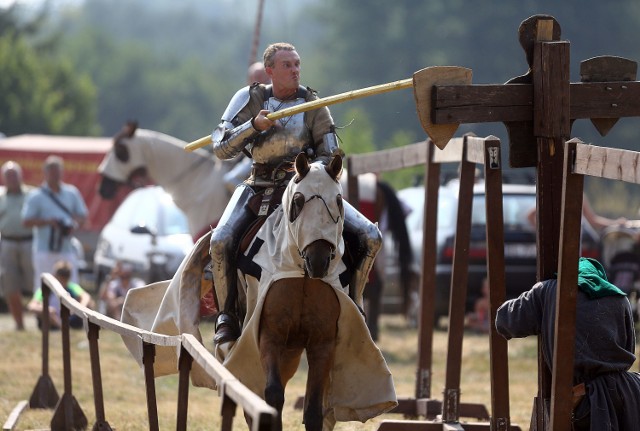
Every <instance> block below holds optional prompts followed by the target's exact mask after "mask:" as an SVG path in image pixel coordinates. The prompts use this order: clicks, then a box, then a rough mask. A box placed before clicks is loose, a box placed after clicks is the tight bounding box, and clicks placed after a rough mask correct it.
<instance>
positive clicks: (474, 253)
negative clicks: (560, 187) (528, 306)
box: [385, 182, 600, 323]
mask: <svg viewBox="0 0 640 431" xmlns="http://www.w3.org/2000/svg"><path fill="white" fill-rule="evenodd" d="M502 193H503V218H504V241H505V245H504V247H505V248H504V252H505V281H506V295H507V298H514V297H516V296H518V295H519V294H520V293H522V292H524V291H526V290H528V289H529V288H530V287H531V286H532V285H533V284H534V283H535V281H536V272H537V269H536V259H537V246H536V232H535V227H534V226H533V225H532V224H531V221H530V220H529V218H528V216H529V215H530V214H531V212H532V211H534V210H535V207H536V187H535V185H524V184H503V186H502ZM398 197H399V198H400V199H401V200H403V201H404V202H405V203H407V204H408V205H410V206H411V208H412V211H411V213H410V214H409V215H408V216H407V219H406V222H407V229H408V230H409V232H410V238H411V245H412V247H413V250H414V256H415V267H416V268H421V266H422V241H423V222H424V187H422V186H420V187H410V188H407V189H403V190H399V191H398ZM457 209H458V183H457V182H456V183H449V184H447V185H443V186H441V187H440V189H439V195H438V228H437V248H436V250H433V251H432V252H433V253H436V255H437V260H436V303H435V310H436V311H435V312H436V323H438V322H440V318H441V317H443V316H447V315H448V313H449V292H450V284H451V267H452V261H453V246H454V240H455V231H456V217H457ZM581 253H582V255H583V256H586V257H594V258H599V257H600V241H599V237H598V235H597V234H596V233H595V231H594V230H593V228H591V226H589V225H588V224H587V223H586V221H583V233H582V251H581ZM468 257H469V276H468V284H467V302H466V304H465V305H466V311H472V310H473V307H474V303H475V301H476V300H477V299H478V298H479V297H480V296H481V289H482V281H483V279H484V278H485V277H486V275H487V271H486V264H487V256H486V214H485V194H484V184H476V185H475V186H474V191H473V204H472V214H471V237H470V244H469V250H468ZM396 265H397V264H396V263H395V262H393V261H392V260H390V259H387V270H386V275H387V278H386V279H387V285H386V286H385V292H387V293H388V294H389V295H394V292H397V291H398V288H397V287H396V288H395V289H394V288H393V284H394V283H397V282H396V279H397V275H396V273H397V269H396ZM389 286H390V287H389Z"/></svg>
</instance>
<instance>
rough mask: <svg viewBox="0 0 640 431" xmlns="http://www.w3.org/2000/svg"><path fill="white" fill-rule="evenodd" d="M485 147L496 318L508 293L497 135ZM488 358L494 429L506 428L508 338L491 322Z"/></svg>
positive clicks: (492, 317) (491, 305)
mask: <svg viewBox="0 0 640 431" xmlns="http://www.w3.org/2000/svg"><path fill="white" fill-rule="evenodd" d="M484 150H485V151H486V156H485V157H486V159H487V163H485V166H484V177H485V196H486V198H485V199H486V205H485V211H486V220H487V224H486V238H487V280H488V282H489V321H490V322H495V320H496V314H497V310H498V307H499V306H500V305H502V303H503V302H504V300H505V297H506V282H505V258H504V220H503V217H504V216H503V196H502V169H501V166H502V157H501V155H500V152H501V147H500V141H499V140H498V139H497V138H495V137H493V139H489V138H487V140H486V142H485V145H484ZM489 361H490V362H489V365H490V370H491V373H490V375H491V412H492V415H491V422H492V425H493V427H492V429H495V430H501V429H506V426H507V425H508V424H509V422H510V414H509V358H508V347H507V340H506V339H505V338H504V337H502V336H501V335H500V334H498V333H497V331H496V328H495V325H490V331H489Z"/></svg>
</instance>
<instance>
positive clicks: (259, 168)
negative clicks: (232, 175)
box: [251, 162, 294, 181]
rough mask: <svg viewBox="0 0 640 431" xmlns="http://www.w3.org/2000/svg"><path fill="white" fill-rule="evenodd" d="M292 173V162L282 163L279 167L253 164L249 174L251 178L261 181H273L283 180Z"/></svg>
mask: <svg viewBox="0 0 640 431" xmlns="http://www.w3.org/2000/svg"><path fill="white" fill-rule="evenodd" d="M293 172H294V167H293V163H292V162H283V163H280V164H279V165H266V164H261V163H254V164H253V167H252V170H251V173H252V174H253V176H255V177H258V178H263V179H271V180H273V181H277V180H283V179H285V177H287V176H288V175H291V174H292V173H293Z"/></svg>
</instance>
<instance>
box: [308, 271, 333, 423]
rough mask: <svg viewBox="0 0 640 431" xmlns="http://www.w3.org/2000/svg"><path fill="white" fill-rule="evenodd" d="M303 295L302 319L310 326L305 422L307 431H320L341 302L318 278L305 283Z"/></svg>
mask: <svg viewBox="0 0 640 431" xmlns="http://www.w3.org/2000/svg"><path fill="white" fill-rule="evenodd" d="M305 298H306V300H305V311H306V312H305V315H304V319H303V320H304V321H305V323H306V327H307V328H313V329H311V330H310V332H309V339H308V341H307V343H306V351H307V362H308V363H309V372H308V375H307V388H306V393H305V410H304V423H305V429H306V430H307V431H322V425H323V420H324V400H325V397H326V394H327V390H328V388H329V381H330V374H331V368H332V367H333V362H334V358H335V351H336V336H337V331H338V318H339V317H340V303H339V301H338V298H337V297H336V293H335V292H334V291H333V289H332V288H331V287H330V286H328V285H326V284H324V283H322V282H320V281H318V280H310V281H309V283H307V284H305Z"/></svg>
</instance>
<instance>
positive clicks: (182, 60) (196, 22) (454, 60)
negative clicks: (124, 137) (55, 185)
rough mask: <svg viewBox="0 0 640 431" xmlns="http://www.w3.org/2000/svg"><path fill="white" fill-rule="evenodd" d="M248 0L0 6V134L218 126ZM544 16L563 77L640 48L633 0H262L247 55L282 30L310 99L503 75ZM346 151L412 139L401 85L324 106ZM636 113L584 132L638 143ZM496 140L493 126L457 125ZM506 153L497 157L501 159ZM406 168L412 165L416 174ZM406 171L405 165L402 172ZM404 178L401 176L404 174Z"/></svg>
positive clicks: (238, 76) (239, 59) (638, 13)
mask: <svg viewBox="0 0 640 431" xmlns="http://www.w3.org/2000/svg"><path fill="white" fill-rule="evenodd" d="M258 4H259V2H258V0H238V1H228V0H219V1H215V2H212V1H206V0H184V1H181V2H174V1H171V0H91V1H85V2H84V3H80V4H76V5H74V6H69V7H66V8H52V7H48V8H47V6H50V5H51V1H50V2H47V3H44V6H43V7H42V9H41V10H40V11H38V12H37V13H33V11H32V12H31V13H30V14H29V13H27V11H25V10H21V8H20V7H14V8H11V9H6V10H0V56H1V57H2V58H1V59H0V60H1V61H0V91H2V94H3V97H2V100H0V131H1V132H3V133H5V134H6V135H9V136H11V135H15V134H20V133H51V134H69V135H112V134H113V133H115V131H117V130H118V129H119V128H120V127H121V125H122V124H123V122H124V121H126V120H128V119H136V120H138V121H139V123H140V125H141V127H145V128H149V129H154V130H159V131H162V132H164V133H168V134H171V135H174V136H176V137H179V138H181V139H183V140H185V141H190V140H194V139H197V138H200V137H202V136H204V135H206V134H208V133H210V132H211V130H212V129H213V127H214V126H215V125H216V124H217V122H218V120H219V118H220V116H221V114H222V112H223V111H224V108H225V107H226V104H227V103H228V100H229V99H230V97H231V96H232V95H233V93H234V92H235V91H236V90H237V89H238V88H239V87H241V86H242V85H244V84H245V77H246V68H247V66H248V64H249V62H250V61H251V60H253V59H250V58H249V55H250V52H251V48H252V39H253V35H254V30H255V24H256V22H255V21H256V18H257V9H256V8H257V7H258ZM539 13H545V14H550V15H552V16H554V17H555V18H556V19H557V20H558V21H559V23H560V25H561V27H562V39H563V40H569V41H570V42H571V65H570V67H571V79H572V81H579V79H580V76H579V64H580V61H582V60H586V59H588V58H591V57H594V56H598V55H604V54H608V55H618V56H623V57H627V58H630V59H632V60H638V59H640V47H639V46H638V44H637V43H636V42H635V41H637V39H638V33H639V31H638V28H640V26H638V21H639V20H640V6H639V5H637V2H634V1H633V0H618V1H615V2H599V1H594V0H589V1H578V0H570V1H565V2H555V1H553V0H523V1H518V2H500V3H499V4H497V3H495V2H472V3H470V2H468V1H464V0H432V1H429V2H415V1H412V0H398V1H396V2H387V1H383V0H369V1H367V2H361V1H357V0H304V1H302V0H264V14H263V16H262V22H261V33H260V44H259V47H258V56H260V55H261V53H262V51H263V50H264V48H265V47H266V45H267V44H268V43H270V42H274V41H289V42H292V43H293V44H294V45H296V47H297V48H298V51H299V52H300V54H301V57H302V75H303V79H302V81H303V83H304V84H305V85H309V86H310V87H312V88H314V89H316V90H318V92H319V94H320V96H321V97H323V96H330V95H333V94H337V93H340V92H344V91H349V90H354V89H357V88H363V87H367V86H371V85H376V84H381V83H385V82H392V81H396V80H400V79H405V78H408V77H411V76H412V74H413V73H414V72H415V71H417V70H419V69H421V68H424V67H427V66H434V65H457V66H464V67H469V68H471V69H472V70H473V82H474V83H502V82H506V81H507V80H509V79H510V78H512V77H515V76H518V75H521V74H523V73H525V72H526V71H527V64H526V61H525V57H524V52H523V51H522V49H521V48H520V46H519V43H518V34H517V31H518V26H519V24H520V22H522V21H523V20H524V19H526V18H528V17H529V16H531V15H534V14H539ZM331 110H332V114H333V116H334V119H335V121H336V124H337V125H338V127H339V129H338V134H339V136H340V137H341V139H342V144H343V146H345V149H346V150H347V153H349V151H353V152H364V151H371V150H374V149H382V148H389V147H393V146H399V145H405V144H408V143H412V142H416V141H419V140H423V139H424V137H425V134H424V132H423V131H422V129H421V127H420V124H419V121H418V119H417V114H416V112H415V105H414V100H413V95H412V94H411V90H402V91H398V92H394V93H387V94H384V95H378V96H373V97H370V98H366V99H360V100H356V101H352V102H348V103H345V104H342V105H333V106H332V107H331ZM637 121H638V120H637V119H629V120H623V121H620V123H619V124H618V125H616V127H614V129H613V130H612V132H611V133H610V134H609V136H607V137H604V138H602V137H600V136H599V135H597V133H596V132H595V129H594V127H593V126H591V125H590V124H589V122H588V121H583V120H580V121H577V122H576V124H575V125H574V127H573V135H574V136H578V137H580V138H581V139H582V140H583V141H585V142H593V143H595V144H598V145H605V146H606V145H611V146H617V147H622V148H629V149H636V150H637V149H640V147H639V146H638V144H637V142H640V141H639V140H638V131H637V130H638V127H637V126H636V124H637ZM467 131H471V132H474V133H476V134H477V135H480V136H485V135H488V134H493V135H496V136H498V137H499V138H501V139H502V140H503V141H505V142H506V139H507V138H506V131H505V129H504V127H503V126H502V125H500V124H477V125H467V126H465V127H462V128H461V129H460V130H459V132H460V133H464V132H467ZM505 160H506V158H505ZM413 173H415V172H413ZM413 173H412V174H411V175H413ZM409 176H410V175H405V177H404V178H402V179H401V180H398V181H397V182H398V183H399V184H400V185H407V183H408V182H409V181H411V180H410V178H409Z"/></svg>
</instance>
